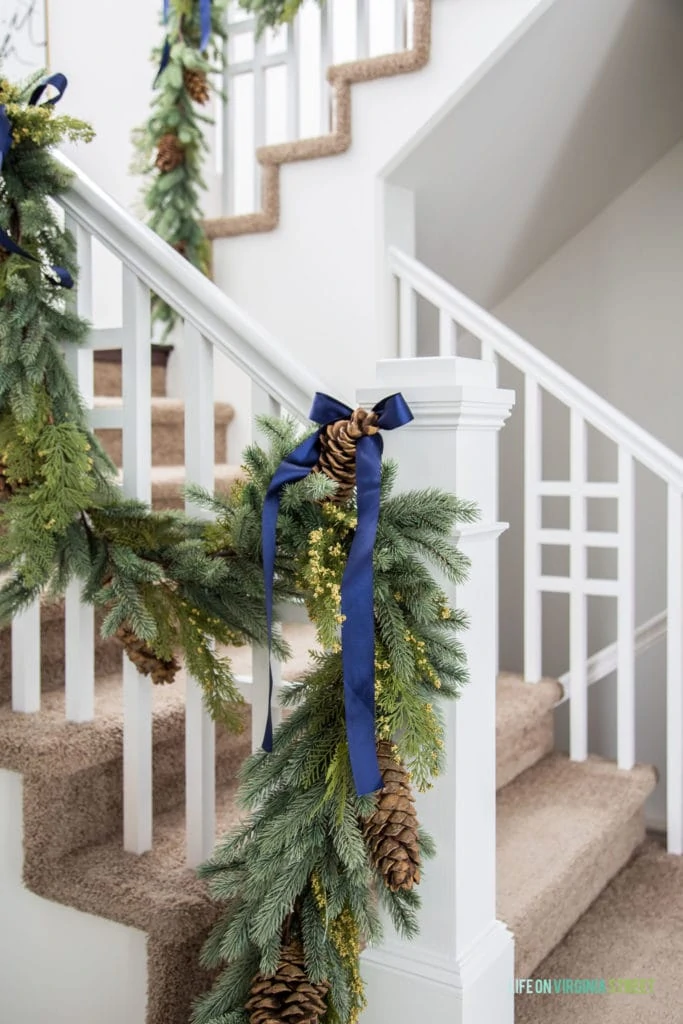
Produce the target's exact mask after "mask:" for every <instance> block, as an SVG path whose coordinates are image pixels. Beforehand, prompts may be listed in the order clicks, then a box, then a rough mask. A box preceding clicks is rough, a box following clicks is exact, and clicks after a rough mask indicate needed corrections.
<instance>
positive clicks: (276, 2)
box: [238, 0, 325, 35]
mask: <svg viewBox="0 0 683 1024" xmlns="http://www.w3.org/2000/svg"><path fill="white" fill-rule="evenodd" d="M318 2H319V4H320V6H322V5H323V4H324V3H325V0H318ZM238 3H239V6H240V7H241V8H242V10H244V11H248V12H249V13H250V14H253V15H254V17H255V18H256V31H257V33H258V34H259V35H261V34H262V33H263V32H264V31H265V30H266V29H267V28H277V27H278V25H287V24H289V23H290V22H292V21H294V19H295V18H296V16H297V14H298V13H299V10H300V9H301V8H302V7H303V4H304V0H238Z"/></svg>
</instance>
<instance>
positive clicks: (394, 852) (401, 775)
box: [363, 740, 420, 892]
mask: <svg viewBox="0 0 683 1024" xmlns="http://www.w3.org/2000/svg"><path fill="white" fill-rule="evenodd" d="M377 758H378V760H379V768H380V771H381V773H382V781H383V782H384V788H383V789H382V790H381V791H380V793H379V795H378V797H377V810H376V811H375V812H374V814H371V815H370V817H369V818H367V820H366V821H365V825H364V830H363V831H364V835H365V842H366V843H367V844H368V846H369V848H370V856H371V858H372V862H373V864H374V865H375V867H376V868H378V870H379V871H381V873H382V875H383V876H384V880H385V882H386V884H387V886H388V888H389V889H391V891H392V892H398V891H399V890H400V889H412V888H413V886H414V885H419V883H420V848H419V845H418V838H417V831H418V823H417V815H416V814H415V801H414V799H413V793H412V789H411V786H410V780H409V779H408V772H407V771H406V769H405V767H404V765H403V764H401V763H397V762H396V759H395V757H394V755H393V753H392V745H391V743H390V742H389V741H388V740H380V741H379V743H378V744H377Z"/></svg>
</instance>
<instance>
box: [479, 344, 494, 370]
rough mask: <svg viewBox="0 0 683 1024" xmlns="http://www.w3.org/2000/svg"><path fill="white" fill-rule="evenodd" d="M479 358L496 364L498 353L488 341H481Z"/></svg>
mask: <svg viewBox="0 0 683 1024" xmlns="http://www.w3.org/2000/svg"><path fill="white" fill-rule="evenodd" d="M480 355H481V358H482V360H483V361H484V362H485V363H493V365H494V366H498V355H497V353H496V350H495V349H494V347H493V345H492V344H491V342H490V341H482V342H481V353H480Z"/></svg>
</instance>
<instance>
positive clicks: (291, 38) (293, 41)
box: [287, 18, 300, 140]
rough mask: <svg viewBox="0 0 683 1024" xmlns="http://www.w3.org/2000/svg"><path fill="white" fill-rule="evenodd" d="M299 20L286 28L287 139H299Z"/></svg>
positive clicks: (296, 19)
mask: <svg viewBox="0 0 683 1024" xmlns="http://www.w3.org/2000/svg"><path fill="white" fill-rule="evenodd" d="M299 62H300V58H299V19H298V18H295V19H294V21H293V22H291V23H290V24H289V25H288V26H287V138H288V139H290V140H294V139H298V138H299V132H300V129H299V122H300V111H299Z"/></svg>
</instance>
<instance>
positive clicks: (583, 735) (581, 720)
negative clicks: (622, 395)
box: [569, 409, 588, 761]
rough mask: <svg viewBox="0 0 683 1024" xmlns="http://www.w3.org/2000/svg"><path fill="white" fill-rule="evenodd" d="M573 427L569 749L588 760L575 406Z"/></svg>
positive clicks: (581, 482)
mask: <svg viewBox="0 0 683 1024" xmlns="http://www.w3.org/2000/svg"><path fill="white" fill-rule="evenodd" d="M570 429H571V456H570V463H571V467H570V468H571V474H570V480H571V485H570V492H571V493H570V498H569V520H570V523H569V532H570V550H569V558H570V572H569V575H570V591H569V673H570V676H571V700H570V706H569V730H570V733H569V750H570V755H571V758H572V760H573V761H585V760H586V758H587V757H588V678H587V673H586V660H587V657H588V649H587V633H586V631H587V621H586V594H585V587H586V548H585V545H584V543H583V534H584V531H585V529H586V499H585V496H584V488H585V482H586V423H585V420H584V419H583V417H582V416H581V414H580V413H578V412H576V410H574V409H572V412H571V428H570Z"/></svg>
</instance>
